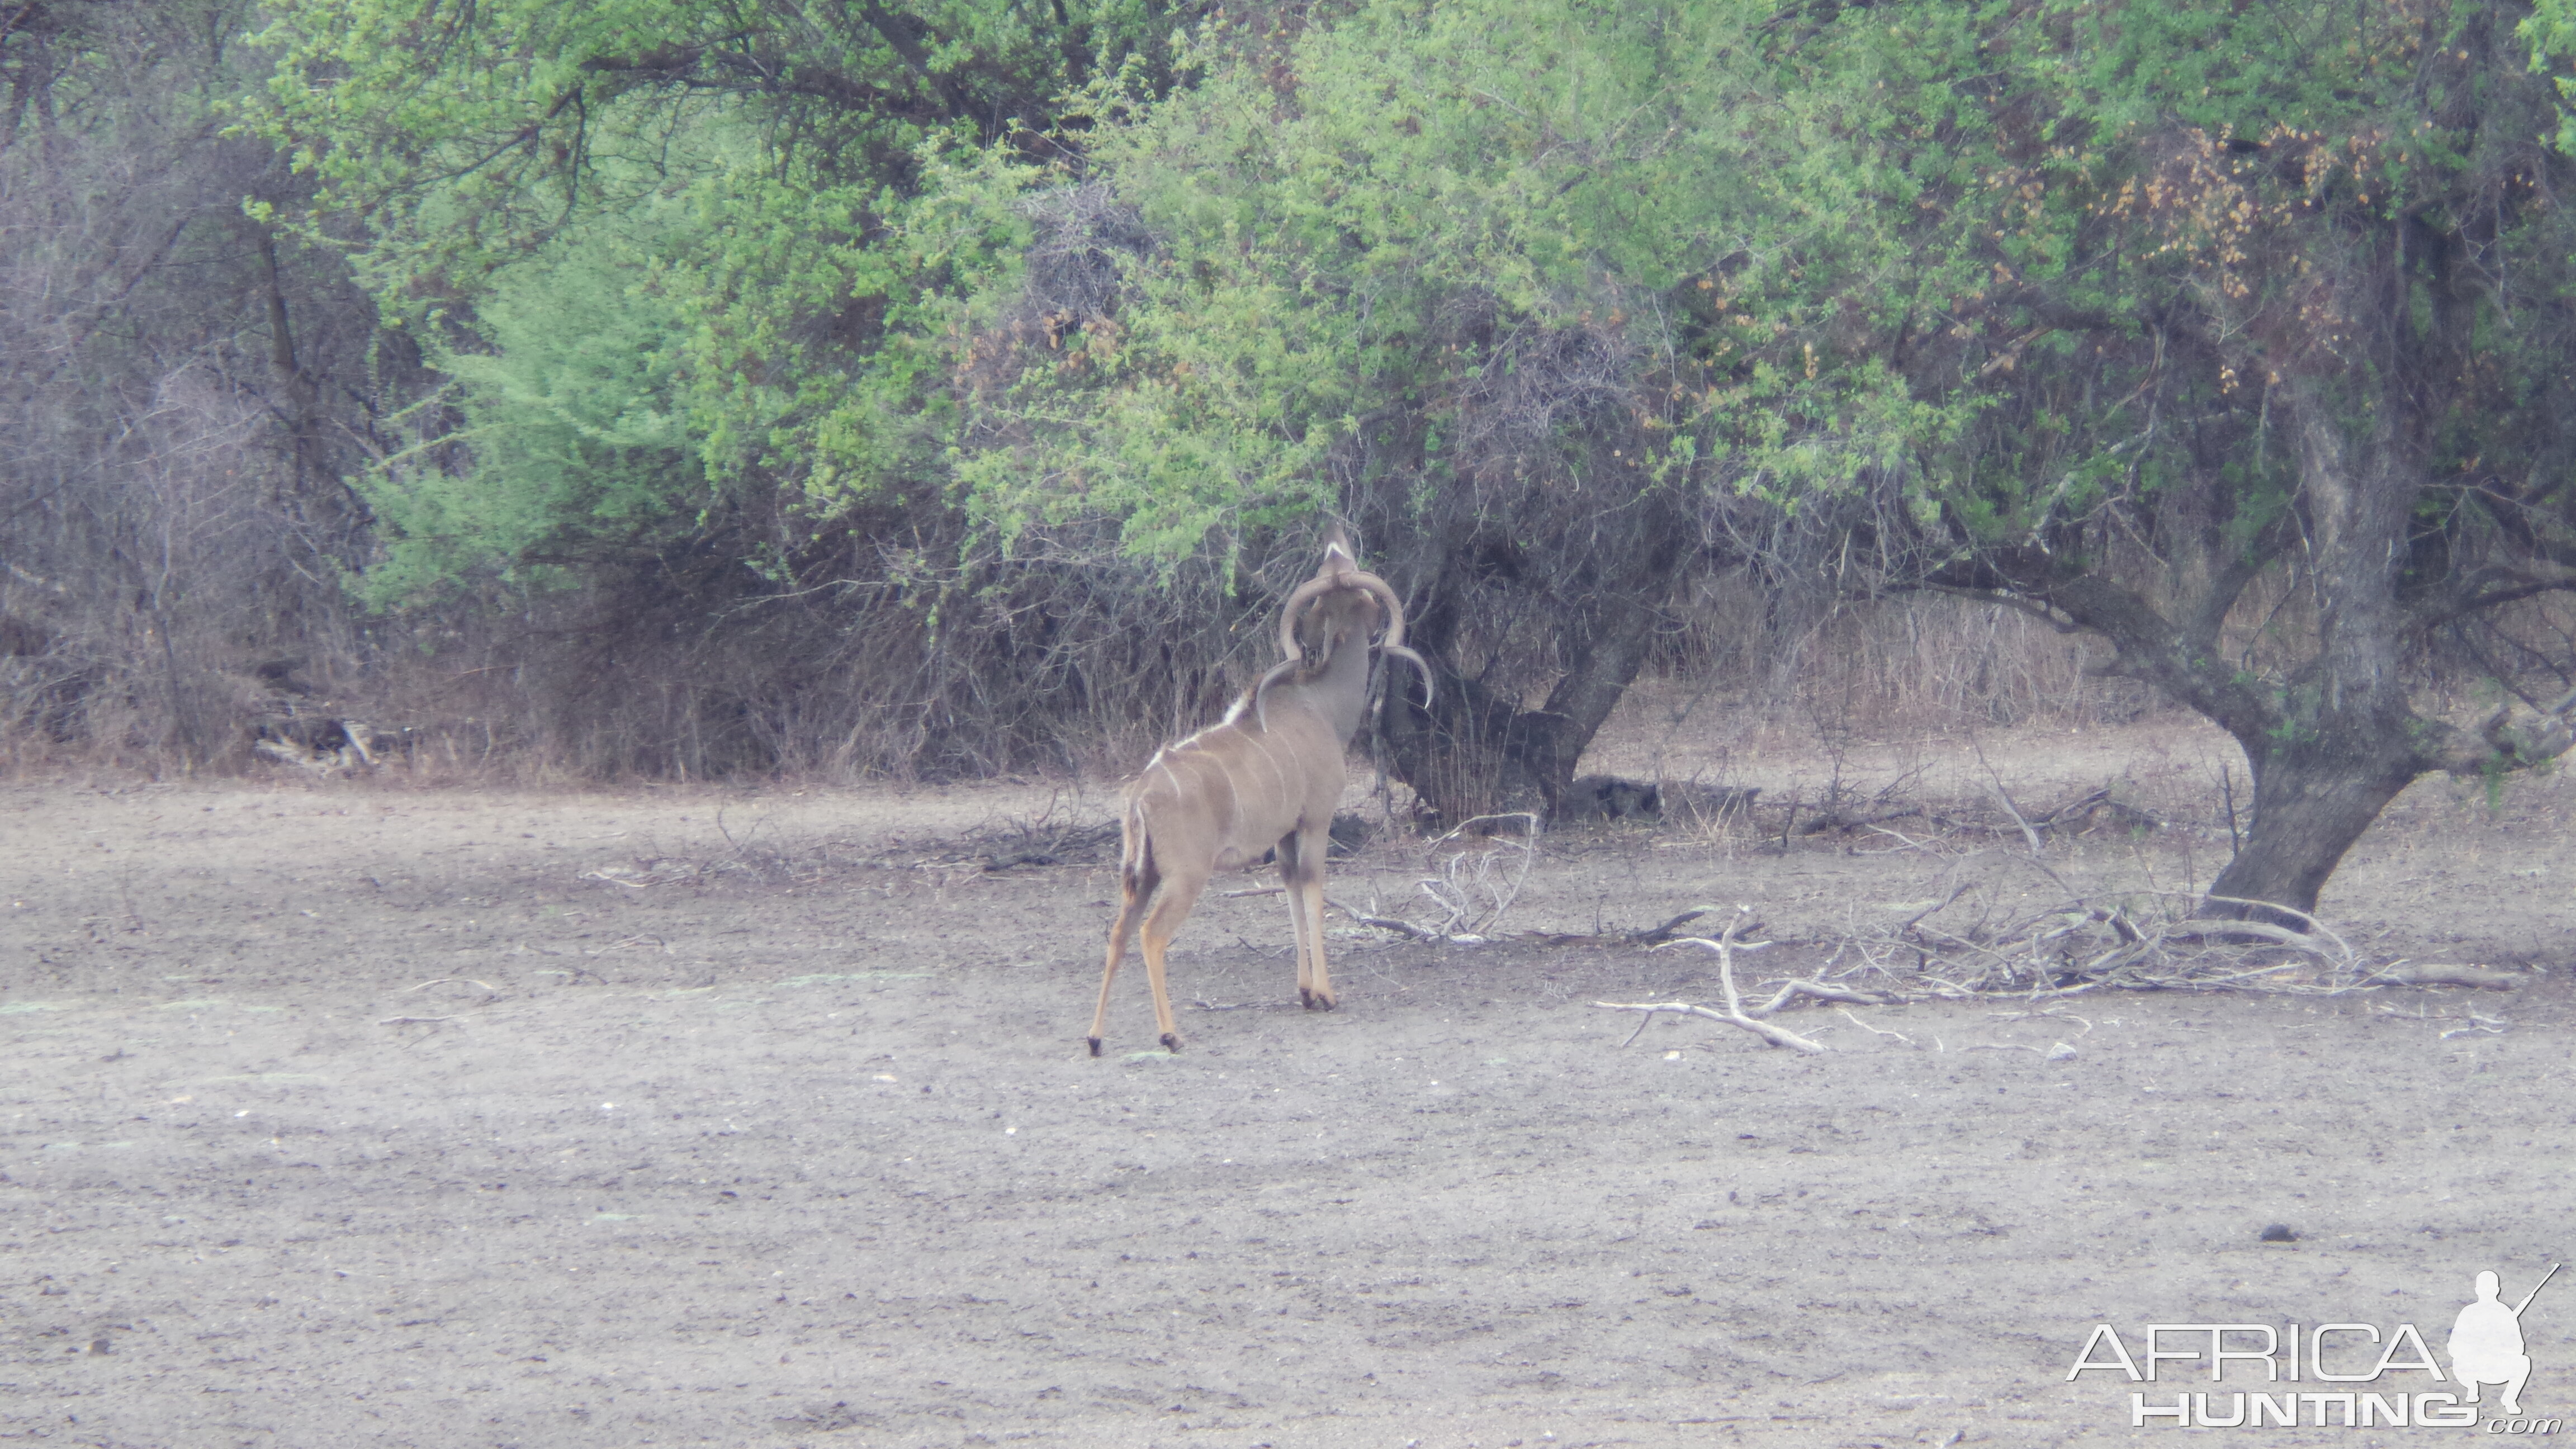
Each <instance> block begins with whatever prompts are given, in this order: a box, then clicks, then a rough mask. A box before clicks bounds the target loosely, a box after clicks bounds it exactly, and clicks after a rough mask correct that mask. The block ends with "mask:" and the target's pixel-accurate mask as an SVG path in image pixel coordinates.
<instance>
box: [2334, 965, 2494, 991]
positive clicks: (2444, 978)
mask: <svg viewBox="0 0 2576 1449" xmlns="http://www.w3.org/2000/svg"><path fill="white" fill-rule="evenodd" d="M2523 979H2524V978H2523V977H2522V976H2521V975H2519V974H2517V973H2515V972H2511V971H2491V970H2489V969H2487V968H2486V967H2484V966H2391V967H2389V968H2387V969H2386V970H2384V971H2379V972H2375V973H2373V974H2371V975H2369V976H2365V977H2363V978H2362V984H2363V985H2365V986H2371V985H2378V984H2381V983H2386V984H2388V985H2392V986H2476V987H2483V988H2485V989H2486V990H2489V991H2516V990H2519V989H2521V987H2522V983H2523Z"/></svg>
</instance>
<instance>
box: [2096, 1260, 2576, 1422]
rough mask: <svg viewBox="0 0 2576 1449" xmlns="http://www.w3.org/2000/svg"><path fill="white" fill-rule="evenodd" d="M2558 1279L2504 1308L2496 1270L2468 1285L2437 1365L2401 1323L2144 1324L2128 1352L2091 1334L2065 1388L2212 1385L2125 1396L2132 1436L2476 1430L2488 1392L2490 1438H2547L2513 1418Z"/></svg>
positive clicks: (2108, 1331)
mask: <svg viewBox="0 0 2576 1449" xmlns="http://www.w3.org/2000/svg"><path fill="white" fill-rule="evenodd" d="M2558 1268H2559V1265H2557V1264H2554V1263H2553V1264H2551V1265H2550V1268H2549V1271H2548V1272H2547V1273H2544V1274H2542V1275H2541V1278H2540V1281H2539V1282H2537V1283H2535V1284H2533V1285H2532V1286H2531V1290H2530V1291H2529V1292H2527V1293H2525V1294H2523V1295H2522V1299H2521V1301H2520V1302H2508V1301H2507V1300H2506V1299H2505V1297H2504V1281H2503V1278H2502V1276H2501V1275H2499V1274H2498V1273H2496V1272H2495V1271H2494V1270H2492V1269H2489V1270H2485V1271H2482V1272H2480V1273H2479V1274H2477V1276H2476V1278H2475V1279H2474V1280H2472V1285H2471V1286H2472V1289H2473V1292H2474V1294H2475V1296H2474V1297H2473V1298H2471V1300H2470V1301H2469V1303H2468V1305H2467V1306H2466V1307H2463V1308H2462V1309H2461V1310H2460V1311H2459V1313H2458V1314H2457V1315H2456V1316H2454V1317H2453V1319H2452V1320H2451V1335H2450V1337H2449V1339H2447V1340H2446V1341H2445V1342H2444V1344H2443V1351H2442V1354H2441V1356H2440V1357H2439V1358H2436V1357H2435V1356H2434V1353H2433V1349H2432V1346H2431V1345H2430V1344H2429V1343H2427V1342H2426V1341H2425V1336H2424V1335H2423V1334H2422V1333H2419V1332H2417V1331H2416V1328H2415V1325H2414V1324H2411V1323H2398V1324H2393V1325H2387V1326H2385V1327H2383V1326H2382V1325H2380V1324H2374V1323H2297V1322H2293V1323H2287V1324H2270V1323H2248V1322H2243V1321H2238V1322H2232V1323H2230V1322H2210V1323H2150V1324H2147V1325H2146V1326H2145V1332H2144V1334H2143V1335H2138V1336H2135V1337H2132V1338H2130V1339H2128V1340H2127V1341H2124V1340H2123V1338H2122V1335H2121V1333H2120V1330H2118V1329H2117V1328H2115V1327H2113V1326H2112V1325H2110V1324H2108V1323H2097V1324H2095V1325H2094V1326H2093V1332H2092V1333H2091V1335H2090V1336H2088V1337H2087V1338H2086V1339H2085V1340H2084V1346H2083V1347H2082V1348H2081V1349H2079V1350H2078V1351H2077V1352H2076V1355H2075V1362H2074V1364H2073V1366H2072V1367H2070V1368H2069V1369H2068V1370H2067V1371H2066V1377H2067V1380H2068V1382H2070V1383H2071V1382H2075V1381H2077V1380H2079V1379H2081V1378H2082V1377H2083V1376H2084V1375H2085V1374H2088V1373H2111V1374H2116V1375H2118V1376H2119V1377H2121V1378H2124V1379H2126V1380H2128V1381H2129V1382H2130V1383H2132V1384H2152V1383H2157V1382H2159V1381H2161V1382H2164V1383H2169V1384H2172V1383H2175V1382H2176V1381H2177V1380H2180V1381H2184V1382H2188V1381H2191V1380H2195V1379H2196V1380H2199V1381H2200V1382H2201V1383H2203V1384H2206V1385H2209V1386H2210V1387H2209V1388H2207V1389H2194V1390H2190V1391H2186V1392H2180V1393H2175V1394H2174V1396H2173V1398H2172V1400H2171V1401H2170V1402H2167V1401H2166V1400H2165V1397H2164V1394H2163V1393H2157V1392H2151V1391H2139V1390H2132V1391H2131V1392H2130V1394H2129V1406H2128V1407H2129V1427H2130V1428H2132V1429H2138V1428H2145V1427H2147V1426H2148V1425H2150V1424H2169V1425H2172V1426H2173V1427H2175V1428H2200V1429H2234V1428H2239V1427H2243V1428H2267V1427H2279V1428H2292V1427H2300V1426H2305V1427H2309V1428H2317V1429H2327V1428H2352V1429H2368V1428H2391V1429H2408V1428H2424V1429H2431V1428H2467V1427H2470V1426H2472V1425H2475V1424H2476V1423H2478V1422H2479V1419H2480V1410H2481V1409H2482V1408H2483V1407H2485V1406H2486V1401H2485V1400H2484V1399H2483V1398H2482V1395H2484V1393H2485V1391H2486V1390H2487V1388H2488V1387H2489V1386H2495V1387H2500V1388H2501V1389H2502V1390H2503V1392H2502V1393H2500V1394H2498V1395H2496V1396H2495V1399H2494V1405H2495V1407H2496V1408H2497V1409H2499V1410H2500V1413H2499V1416H2498V1417H2495V1418H2492V1419H2488V1420H2487V1421H2486V1427H2487V1430H2488V1431H2489V1432H2490V1433H2501V1434H2515V1435H2521V1434H2555V1433H2557V1432H2559V1431H2560V1429H2561V1428H2562V1427H2563V1426H2564V1421H2562V1420H2559V1419H2532V1418H2526V1417H2524V1416H2523V1411H2522V1391H2523V1390H2524V1389H2525V1388H2526V1387H2528V1386H2529V1385H2530V1383H2531V1373H2532V1362H2531V1355H2530V1354H2529V1353H2528V1352H2526V1351H2525V1349H2526V1345H2525V1342H2524V1338H2523V1315H2524V1313H2525V1312H2526V1311H2528V1310H2529V1309H2530V1307H2531V1303H2532V1300H2533V1299H2535V1298H2538V1297H2539V1296H2540V1290H2541V1289H2543V1288H2546V1287H2548V1286H2549V1282H2550V1280H2551V1279H2553V1278H2556V1277H2557V1276H2558ZM2131 1343H2136V1344H2137V1345H2138V1351H2136V1352H2132V1351H2131V1348H2130V1344H2131ZM2445 1361H2447V1367H2448V1370H2449V1371H2448V1372H2447V1373H2446V1372H2445V1371H2444V1369H2445V1366H2446V1363H2445ZM2231 1370H2232V1372H2231ZM2306 1385H2314V1386H2315V1387H2313V1388H2309V1387H2305V1386H2306ZM2177 1387H2179V1385H2178V1384H2177ZM2166 1392H2171V1391H2170V1390H2168V1391H2166Z"/></svg>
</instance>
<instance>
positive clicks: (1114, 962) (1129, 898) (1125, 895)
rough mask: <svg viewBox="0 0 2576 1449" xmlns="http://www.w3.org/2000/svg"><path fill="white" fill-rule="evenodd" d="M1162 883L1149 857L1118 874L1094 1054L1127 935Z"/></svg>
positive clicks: (1093, 1023)
mask: <svg viewBox="0 0 2576 1449" xmlns="http://www.w3.org/2000/svg"><path fill="white" fill-rule="evenodd" d="M1161 883H1162V881H1161V878H1160V877H1159V876H1157V875H1156V874H1155V873H1154V867H1153V865H1152V863H1151V862H1150V861H1149V862H1148V863H1147V864H1146V865H1145V866H1144V868H1143V869H1141V870H1139V871H1136V872H1134V873H1133V874H1130V873H1128V872H1125V871H1121V872H1120V873H1119V877H1118V896H1119V901H1118V923H1117V924H1116V925H1113V926H1111V927H1110V928H1109V964H1108V965H1107V966H1105V967H1103V968H1102V969H1101V972H1100V1006H1099V1008H1098V1009H1097V1010H1095V1011H1093V1012H1092V1013H1091V1054H1092V1055H1093V1056H1095V1057H1096V1056H1098V1055H1100V1032H1101V1029H1102V1028H1103V1027H1105V1026H1107V1025H1108V1023H1109V983H1110V982H1112V981H1115V980H1117V979H1118V962H1119V960H1120V959H1121V958H1122V957H1124V956H1125V955H1126V954H1127V938H1128V937H1129V936H1132V935H1134V934H1135V932H1136V923H1137V922H1138V921H1140V920H1142V919H1144V915H1145V908H1146V907H1147V906H1148V905H1151V904H1152V903H1153V900H1154V888H1155V887H1156V886H1158V885H1160V884H1161Z"/></svg>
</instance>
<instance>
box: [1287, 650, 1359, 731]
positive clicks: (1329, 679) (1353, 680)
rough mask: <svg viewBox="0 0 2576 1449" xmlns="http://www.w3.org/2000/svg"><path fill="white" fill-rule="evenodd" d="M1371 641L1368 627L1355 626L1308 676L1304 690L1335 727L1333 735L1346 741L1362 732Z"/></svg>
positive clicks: (1325, 718) (1317, 711)
mask: <svg viewBox="0 0 2576 1449" xmlns="http://www.w3.org/2000/svg"><path fill="white" fill-rule="evenodd" d="M1368 681H1369V641H1368V631H1367V630H1366V629H1365V628H1362V629H1354V630H1352V631H1351V634H1350V637H1349V638H1347V639H1344V640H1343V641H1342V642H1341V643H1340V644H1338V645H1336V646H1334V649H1333V654H1332V657H1331V658H1330V659H1327V660H1325V661H1324V667H1323V668H1322V669H1319V670H1317V671H1315V673H1314V674H1313V675H1311V676H1309V677H1308V679H1307V680H1306V683H1305V686H1304V689H1303V693H1304V694H1305V696H1306V699H1307V702H1308V703H1309V704H1310V705H1312V706H1313V708H1314V709H1315V711H1316V713H1318V714H1321V715H1322V716H1323V717H1324V720H1325V722H1326V723H1327V724H1330V725H1331V726H1332V729H1333V738H1335V739H1337V740H1340V741H1341V742H1342V743H1344V744H1348V743H1350V740H1351V736H1353V735H1356V734H1358V733H1359V732H1360V720H1361V719H1362V718H1363V717H1364V716H1365V715H1366V714H1367V713H1368Z"/></svg>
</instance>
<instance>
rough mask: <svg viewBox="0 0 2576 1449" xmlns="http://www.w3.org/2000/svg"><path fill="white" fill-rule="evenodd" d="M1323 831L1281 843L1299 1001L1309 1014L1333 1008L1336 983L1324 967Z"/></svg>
mask: <svg viewBox="0 0 2576 1449" xmlns="http://www.w3.org/2000/svg"><path fill="white" fill-rule="evenodd" d="M1327 839H1328V837H1327V836H1326V833H1325V832H1324V831H1321V830H1300V831H1298V832H1296V833H1294V834H1291V835H1289V836H1288V837H1286V838H1285V839H1283V840H1281V841H1280V842H1279V880H1280V883H1281V884H1282V885H1284V886H1286V887H1287V888H1288V915H1289V919H1290V920H1292V921H1293V922H1295V924H1296V928H1297V999H1298V1000H1299V1001H1301V1002H1303V1003H1305V1006H1306V1009H1307V1010H1309V1011H1330V1010H1332V1009H1333V980H1332V977H1331V975H1330V974H1329V973H1328V972H1327V971H1326V970H1325V968H1324V848H1325V845H1326V843H1327Z"/></svg>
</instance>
